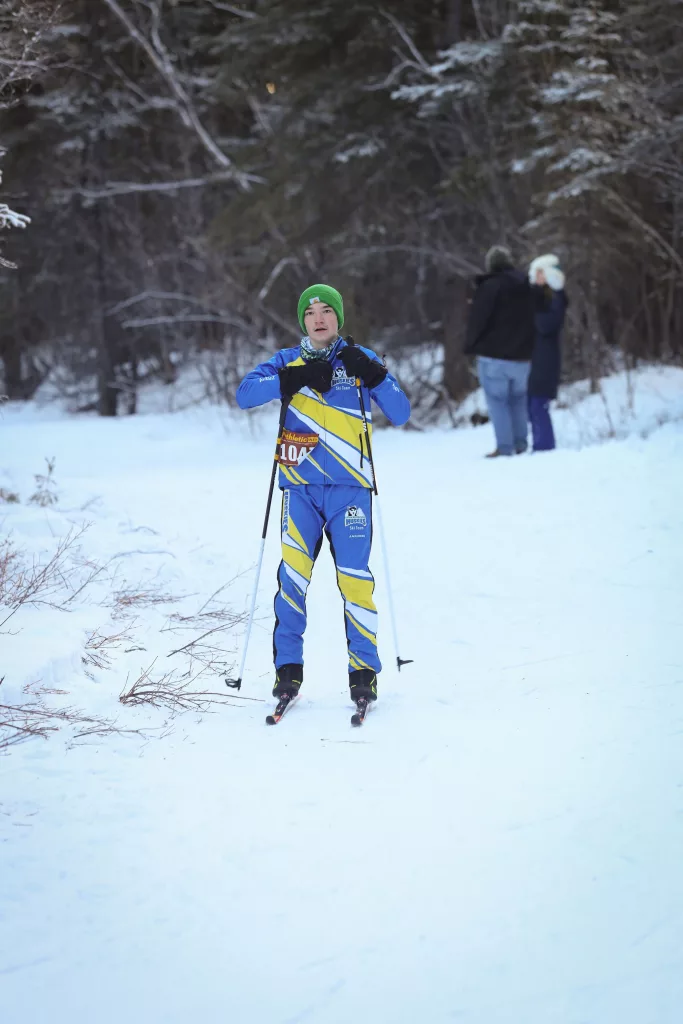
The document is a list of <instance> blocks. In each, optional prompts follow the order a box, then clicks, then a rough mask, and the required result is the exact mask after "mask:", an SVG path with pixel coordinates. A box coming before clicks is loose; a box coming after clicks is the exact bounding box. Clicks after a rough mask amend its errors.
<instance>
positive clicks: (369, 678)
mask: <svg viewBox="0 0 683 1024" xmlns="http://www.w3.org/2000/svg"><path fill="white" fill-rule="evenodd" d="M349 690H350V691H351V700H352V701H353V702H354V703H355V704H357V703H358V701H359V700H367V701H371V700H377V673H376V672H373V671H372V669H371V668H358V669H356V670H355V672H349Z"/></svg>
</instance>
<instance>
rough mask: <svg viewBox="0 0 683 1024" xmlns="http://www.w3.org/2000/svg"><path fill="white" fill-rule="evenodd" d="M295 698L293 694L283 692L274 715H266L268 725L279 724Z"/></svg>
mask: <svg viewBox="0 0 683 1024" xmlns="http://www.w3.org/2000/svg"><path fill="white" fill-rule="evenodd" d="M294 699H295V697H294V696H292V695H291V694H289V693H283V694H282V696H281V697H280V699H279V701H278V702H277V706H276V708H275V711H273V713H272V715H266V725H277V723H278V722H279V721H280V719H281V718H282V716H283V715H284V713H285V711H286V710H287V708H288V707H289V705H290V704H291V703H292V701H293V700H294Z"/></svg>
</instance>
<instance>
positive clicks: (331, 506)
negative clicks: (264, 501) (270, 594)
mask: <svg viewBox="0 0 683 1024" xmlns="http://www.w3.org/2000/svg"><path fill="white" fill-rule="evenodd" d="M323 530H324V531H325V533H326V535H327V538H328V540H329V542H330V549H331V551H332V557H333V558H334V562H335V565H336V568H337V584H338V586H339V590H340V591H341V595H342V598H343V600H344V620H345V626H346V641H347V647H348V651H349V672H352V671H354V670H355V669H362V668H369V669H373V670H374V671H375V672H379V671H380V670H381V668H382V665H381V663H380V660H379V657H378V654H377V609H376V608H375V604H374V601H373V596H372V595H373V591H374V588H375V581H374V579H373V576H372V573H371V572H370V569H369V566H368V561H369V559H370V548H371V545H372V491H370V489H369V488H367V487H361V486H345V485H342V484H337V485H332V484H330V485H329V486H320V485H317V484H315V485H314V484H305V485H304V484H299V485H298V486H296V487H288V488H287V489H286V490H284V491H283V494H282V561H281V563H280V568H279V569H278V582H279V589H278V592H277V594H276V595H275V630H274V633H273V654H274V660H275V667H276V668H280V667H281V666H282V665H287V664H296V665H302V664H303V661H304V657H303V647H304V644H303V637H304V630H305V629H306V591H307V589H308V584H309V583H310V580H311V574H312V572H313V564H314V562H315V560H316V558H317V557H318V553H319V551H320V548H321V545H322V539H323Z"/></svg>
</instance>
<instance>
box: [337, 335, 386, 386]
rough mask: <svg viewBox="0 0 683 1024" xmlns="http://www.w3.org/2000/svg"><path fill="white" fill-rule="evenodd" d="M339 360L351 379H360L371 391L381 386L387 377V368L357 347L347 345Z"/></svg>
mask: <svg viewBox="0 0 683 1024" xmlns="http://www.w3.org/2000/svg"><path fill="white" fill-rule="evenodd" d="M339 358H340V359H341V361H342V363H343V364H344V369H345V370H346V372H347V373H348V374H349V375H350V376H351V377H360V379H361V380H362V381H363V383H364V384H365V386H366V388H369V389H370V390H372V388H376V387H377V385H378V384H381V383H382V381H383V380H384V378H385V377H386V375H387V368H386V366H382V364H381V363H378V362H377V360H376V359H371V358H370V356H366V354H365V352H363V350H362V349H360V348H358V347H357V346H355V345H345V346H344V348H343V349H342V350H341V352H340V353H339Z"/></svg>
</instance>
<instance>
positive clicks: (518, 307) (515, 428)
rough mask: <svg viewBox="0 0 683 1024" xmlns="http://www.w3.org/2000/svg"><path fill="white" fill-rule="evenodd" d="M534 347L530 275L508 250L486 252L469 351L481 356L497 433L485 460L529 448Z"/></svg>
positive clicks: (474, 301)
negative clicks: (529, 387)
mask: <svg viewBox="0 0 683 1024" xmlns="http://www.w3.org/2000/svg"><path fill="white" fill-rule="evenodd" d="M533 347H534V305H533V295H532V290H531V285H530V283H529V281H528V279H527V276H526V274H524V273H523V272H522V271H521V270H516V269H515V267H514V265H513V262H512V256H511V255H510V251H509V250H508V249H506V248H505V247H504V246H500V245H496V246H493V248H492V249H489V251H488V253H487V254H486V273H485V274H482V275H480V276H479V277H477V279H476V291H475V293H474V297H473V299H472V305H471V307H470V315H469V321H468V324H467V340H466V342H465V352H466V353H467V354H468V355H474V356H476V357H477V374H478V376H479V381H480V383H481V386H482V388H483V389H484V394H485V395H486V404H487V406H488V411H489V416H490V418H491V423H492V424H493V429H494V432H495V435H496V448H495V451H493V452H491V453H490V455H488V456H487V458H495V457H496V456H498V455H514V454H515V453H517V454H521V452H524V451H526V448H527V381H528V378H529V369H530V365H531V363H530V360H531V353H532V351H533Z"/></svg>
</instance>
